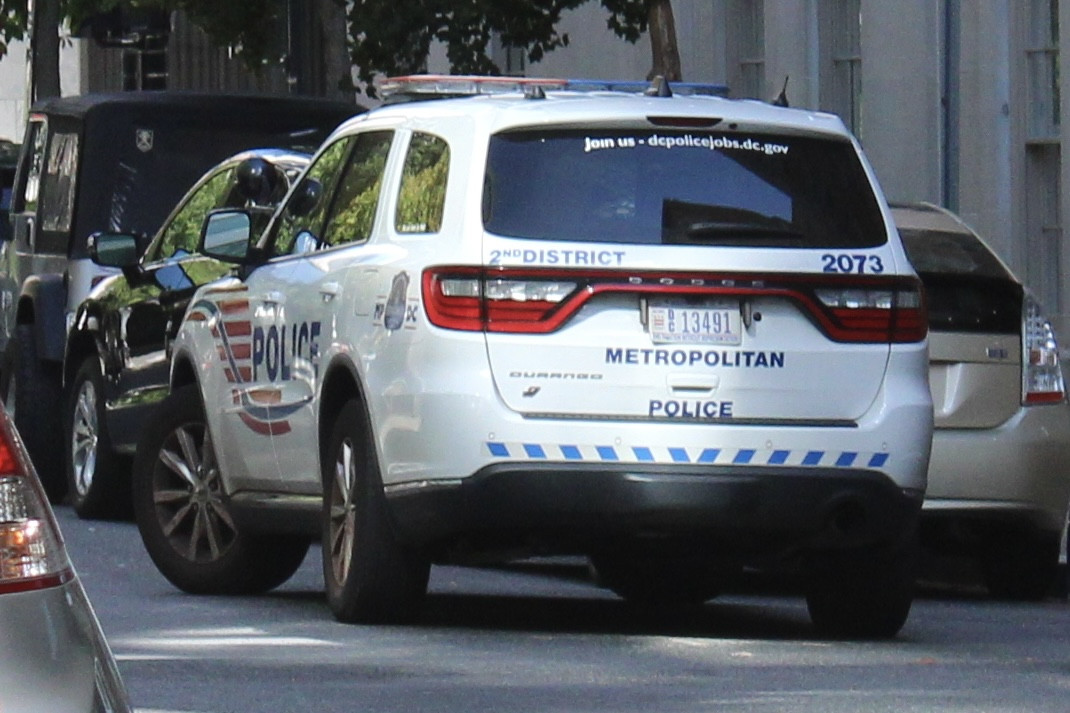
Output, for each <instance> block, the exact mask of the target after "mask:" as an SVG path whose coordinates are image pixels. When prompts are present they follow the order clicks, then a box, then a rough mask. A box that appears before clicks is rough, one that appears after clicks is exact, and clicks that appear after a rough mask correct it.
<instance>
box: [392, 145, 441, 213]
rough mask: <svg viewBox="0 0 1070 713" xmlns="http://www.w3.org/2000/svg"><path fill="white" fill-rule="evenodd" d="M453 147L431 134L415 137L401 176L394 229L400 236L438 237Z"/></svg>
mask: <svg viewBox="0 0 1070 713" xmlns="http://www.w3.org/2000/svg"><path fill="white" fill-rule="evenodd" d="M449 167H450V147H449V145H447V144H446V142H445V141H443V140H442V139H440V138H438V137H437V136H431V135H430V134H420V133H417V134H413V135H412V139H411V140H410V141H409V151H408V153H407V154H406V156H405V166H404V168H403V169H402V174H401V189H400V192H399V195H398V208H397V214H396V215H395V216H394V229H395V230H396V231H397V232H399V233H437V232H438V231H439V230H441V228H442V211H443V208H444V207H445V203H446V181H447V179H448V178H449Z"/></svg>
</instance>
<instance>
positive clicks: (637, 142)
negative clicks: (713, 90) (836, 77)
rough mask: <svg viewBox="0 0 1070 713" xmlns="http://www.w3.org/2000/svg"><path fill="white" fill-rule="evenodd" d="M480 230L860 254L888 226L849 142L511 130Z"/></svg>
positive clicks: (493, 151)
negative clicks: (839, 250) (847, 250)
mask: <svg viewBox="0 0 1070 713" xmlns="http://www.w3.org/2000/svg"><path fill="white" fill-rule="evenodd" d="M483 209H484V214H483V219H484V225H485V227H486V229H487V230H488V231H489V232H491V233H495V234H498V235H504V236H509V237H518V238H531V239H546V240H564V241H579V242H588V241H589V242H618V243H641V244H642V243H645V244H684V245H740V246H753V247H803V248H865V247H875V246H878V245H882V244H884V243H885V242H887V239H888V236H887V232H886V230H885V227H884V220H883V217H882V214H881V211H880V208H879V206H878V204H877V201H876V198H875V196H874V195H873V188H872V185H871V184H870V182H869V180H868V178H867V176H866V173H865V170H864V169H863V167H862V164H861V162H860V160H859V157H858V155H857V153H856V152H855V149H854V146H853V145H852V144H851V143H850V142H848V141H846V140H842V141H841V140H832V139H822V138H813V137H800V136H779V135H778V136H773V135H760V134H753V135H739V134H730V133H717V132H679V131H677V132H665V131H620V130H598V129H586V130H539V131H514V132H507V133H502V134H498V135H495V136H494V137H492V139H491V143H490V149H489V155H488V160H487V168H486V175H485V181H484V200H483Z"/></svg>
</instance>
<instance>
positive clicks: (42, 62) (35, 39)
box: [30, 0, 60, 100]
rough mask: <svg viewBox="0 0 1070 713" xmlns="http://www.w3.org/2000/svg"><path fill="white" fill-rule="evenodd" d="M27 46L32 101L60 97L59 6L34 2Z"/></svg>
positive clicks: (49, 0) (51, 0)
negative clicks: (29, 49) (28, 50)
mask: <svg viewBox="0 0 1070 713" xmlns="http://www.w3.org/2000/svg"><path fill="white" fill-rule="evenodd" d="M31 22H32V23H33V26H32V28H31V31H32V32H33V36H32V40H31V43H30V47H31V49H32V56H31V57H30V62H31V71H32V73H33V74H32V77H33V80H32V81H33V87H32V91H33V99H34V100H37V99H47V98H48V97H58V96H60V86H59V23H60V16H59V3H58V2H57V1H56V0H35V2H34V4H33V18H32V20H31Z"/></svg>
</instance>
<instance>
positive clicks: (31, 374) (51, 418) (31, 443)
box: [0, 324, 67, 503]
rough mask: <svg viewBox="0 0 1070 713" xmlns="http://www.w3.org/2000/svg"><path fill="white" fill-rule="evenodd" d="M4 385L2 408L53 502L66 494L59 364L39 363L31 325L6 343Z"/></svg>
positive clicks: (0, 386)
mask: <svg viewBox="0 0 1070 713" xmlns="http://www.w3.org/2000/svg"><path fill="white" fill-rule="evenodd" d="M4 362H5V367H4V370H3V371H4V373H3V383H2V384H0V393H3V395H4V407H5V408H6V409H7V412H8V413H9V414H11V415H12V417H13V420H14V421H15V426H16V428H18V431H19V435H20V436H21V437H22V441H23V443H25V444H26V450H27V452H29V454H30V459H31V460H32V461H33V465H34V468H35V469H36V470H37V476H38V477H39V478H40V479H41V484H42V485H43V486H44V488H45V492H46V493H47V494H48V499H49V500H50V501H52V502H53V503H59V502H62V501H63V498H64V497H65V496H66V494H67V478H66V477H65V473H64V469H63V449H62V448H61V447H60V443H59V441H60V436H61V434H62V432H63V430H62V424H61V421H60V409H58V408H56V405H57V404H59V403H60V402H61V397H62V378H61V376H60V367H59V365H58V364H51V363H47V362H43V361H40V360H38V358H37V343H36V341H35V340H34V332H33V325H32V324H20V325H18V326H17V327H16V328H15V334H14V336H13V337H12V338H11V339H10V340H9V341H8V348H7V353H6V354H5V359H4Z"/></svg>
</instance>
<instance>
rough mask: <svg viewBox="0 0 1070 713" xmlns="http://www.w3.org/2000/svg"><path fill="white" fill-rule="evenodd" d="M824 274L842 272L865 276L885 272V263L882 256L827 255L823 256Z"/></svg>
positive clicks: (822, 269) (822, 268)
mask: <svg viewBox="0 0 1070 713" xmlns="http://www.w3.org/2000/svg"><path fill="white" fill-rule="evenodd" d="M821 262H822V266H821V271H822V272H841V273H853V274H858V275H864V274H866V273H872V274H875V275H876V274H880V273H882V272H884V262H883V261H882V260H881V257H880V255H858V254H854V255H852V254H849V253H825V254H824V255H822V256H821Z"/></svg>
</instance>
